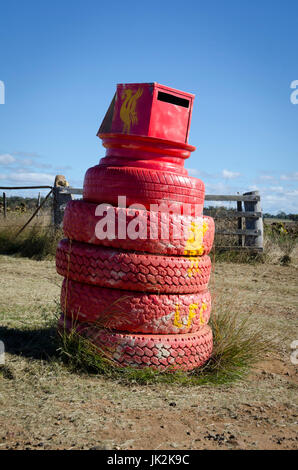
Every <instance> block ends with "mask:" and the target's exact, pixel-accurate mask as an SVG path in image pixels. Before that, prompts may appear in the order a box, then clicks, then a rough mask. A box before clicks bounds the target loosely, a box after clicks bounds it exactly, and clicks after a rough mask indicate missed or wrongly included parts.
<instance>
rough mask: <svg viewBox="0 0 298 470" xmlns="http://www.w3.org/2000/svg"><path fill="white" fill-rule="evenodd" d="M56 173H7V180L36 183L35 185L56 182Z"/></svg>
mask: <svg viewBox="0 0 298 470" xmlns="http://www.w3.org/2000/svg"><path fill="white" fill-rule="evenodd" d="M54 179H55V176H54V175H49V174H47V173H31V172H15V173H10V174H9V175H7V180H11V181H18V182H22V183H27V184H30V183H34V184H35V185H39V184H40V185H43V184H49V185H53V184H54Z"/></svg>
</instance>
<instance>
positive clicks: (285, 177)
mask: <svg viewBox="0 0 298 470" xmlns="http://www.w3.org/2000/svg"><path fill="white" fill-rule="evenodd" d="M280 179H281V180H284V181H289V180H294V181H298V171H293V172H292V173H287V174H284V175H281V176H280Z"/></svg>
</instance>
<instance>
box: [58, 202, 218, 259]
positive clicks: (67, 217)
mask: <svg viewBox="0 0 298 470" xmlns="http://www.w3.org/2000/svg"><path fill="white" fill-rule="evenodd" d="M97 207H98V206H97V204H94V203H88V202H85V201H80V200H76V201H70V202H69V203H68V204H67V206H66V209H65V212H64V219H63V230H64V235H65V236H66V237H67V238H70V239H72V240H76V241H80V242H85V243H92V244H94V245H103V246H108V247H114V248H122V249H124V250H135V251H145V252H148V253H159V254H165V255H188V256H197V255H205V254H208V253H209V252H210V250H211V248H212V244H213V239H214V221H213V219H212V217H208V216H203V217H197V218H193V217H191V216H183V215H177V214H166V217H165V215H164V214H162V213H161V212H152V211H151V212H149V211H143V210H137V209H126V208H119V207H112V206H110V205H106V204H102V205H101V209H102V210H101V212H100V214H101V215H100V216H98V215H95V213H96V208H97ZM105 208H106V211H104V210H105ZM106 214H108V215H109V217H111V219H110V220H112V221H114V222H113V227H115V229H113V228H112V232H113V233H111V234H110V236H113V237H115V238H113V239H109V238H107V237H108V234H106V233H105V232H106V226H105V227H103V228H102V229H101V230H100V232H101V233H99V229H98V227H99V222H100V220H102V219H103V222H104V220H106ZM136 217H137V220H138V221H139V227H142V229H141V230H142V232H143V233H141V234H140V235H141V236H142V237H143V238H139V237H138V238H136V239H135V240H133V239H132V237H130V236H129V230H130V228H129V227H131V226H132V223H131V221H133V220H134V219H135V220H136ZM120 226H123V227H124V237H126V238H124V237H123V235H122V234H121V231H122V229H121V231H120V230H119V227H120ZM178 228H180V233H181V236H179V238H176V234H177V229H178ZM138 230H139V229H138ZM119 233H120V236H122V238H118V234H119ZM151 234H154V235H155V236H156V239H153V238H150V236H151ZM97 235H98V236H97ZM178 235H179V234H178ZM103 236H105V238H103Z"/></svg>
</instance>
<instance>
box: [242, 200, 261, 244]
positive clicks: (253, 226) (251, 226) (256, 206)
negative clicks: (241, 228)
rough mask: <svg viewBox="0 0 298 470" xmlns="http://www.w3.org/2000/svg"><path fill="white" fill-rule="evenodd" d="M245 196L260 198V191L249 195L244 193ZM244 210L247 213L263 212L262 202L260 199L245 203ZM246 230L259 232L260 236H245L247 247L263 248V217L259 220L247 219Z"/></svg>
mask: <svg viewBox="0 0 298 470" xmlns="http://www.w3.org/2000/svg"><path fill="white" fill-rule="evenodd" d="M243 196H258V199H259V198H260V192H259V191H250V192H248V193H244V194H243ZM244 208H245V211H247V212H261V211H262V209H261V201H260V199H259V200H258V201H257V200H256V201H244ZM245 224H246V229H247V230H259V235H257V236H252V235H246V236H245V246H254V247H256V248H263V219H262V216H261V217H258V218H256V217H255V218H250V217H247V218H246V219H245Z"/></svg>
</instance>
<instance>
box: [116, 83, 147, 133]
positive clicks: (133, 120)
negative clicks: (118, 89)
mask: <svg viewBox="0 0 298 470" xmlns="http://www.w3.org/2000/svg"><path fill="white" fill-rule="evenodd" d="M142 94H143V88H138V90H137V91H136V92H135V93H134V94H133V92H132V90H131V89H130V88H126V89H125V90H124V91H123V93H122V96H121V99H122V100H124V101H123V103H122V106H121V109H120V118H121V120H122V121H123V123H124V125H123V133H124V134H129V133H130V127H131V125H134V124H137V123H138V116H137V112H136V105H137V101H138V99H139V98H140V96H142Z"/></svg>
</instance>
